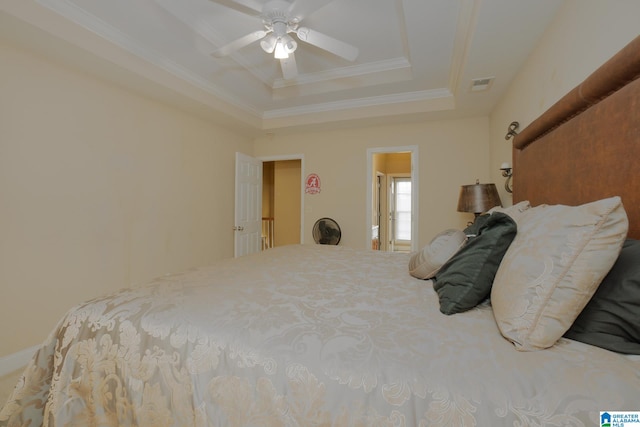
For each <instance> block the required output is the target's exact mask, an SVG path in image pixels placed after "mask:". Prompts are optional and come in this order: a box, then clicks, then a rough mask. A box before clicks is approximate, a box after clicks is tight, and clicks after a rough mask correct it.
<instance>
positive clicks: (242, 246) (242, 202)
mask: <svg viewBox="0 0 640 427" xmlns="http://www.w3.org/2000/svg"><path fill="white" fill-rule="evenodd" d="M235 188H236V206H235V214H234V215H235V225H234V227H233V230H234V234H235V237H234V255H235V256H236V257H239V256H243V255H248V254H252V253H255V252H260V250H261V249H262V161H261V160H258V159H254V158H253V157H250V156H247V155H246V154H242V153H236V186H235Z"/></svg>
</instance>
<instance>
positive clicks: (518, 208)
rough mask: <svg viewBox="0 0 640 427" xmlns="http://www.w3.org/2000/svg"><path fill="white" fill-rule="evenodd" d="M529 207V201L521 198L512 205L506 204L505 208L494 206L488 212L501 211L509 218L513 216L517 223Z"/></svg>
mask: <svg viewBox="0 0 640 427" xmlns="http://www.w3.org/2000/svg"><path fill="white" fill-rule="evenodd" d="M529 209H531V203H529V201H528V200H523V201H521V202H518V203H516V204H515V205H513V206H508V207H506V208H503V207H501V206H496V207H494V208H491V209H489V212H488V213H492V212H502V213H504V214H507V215H509V216H510V217H511V218H513V220H514V221H515V222H516V224H517V223H518V220H519V219H520V217H522V215H523V214H524V213H525V212H526V211H527V210H529Z"/></svg>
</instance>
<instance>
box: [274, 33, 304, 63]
mask: <svg viewBox="0 0 640 427" xmlns="http://www.w3.org/2000/svg"><path fill="white" fill-rule="evenodd" d="M297 47H298V43H296V41H295V40H294V39H293V38H292V37H291V36H290V35H288V34H285V35H283V36H281V37H278V39H277V41H276V45H275V55H274V56H275V57H276V59H286V58H288V57H289V54H290V53H293V52H295V50H296V48H297Z"/></svg>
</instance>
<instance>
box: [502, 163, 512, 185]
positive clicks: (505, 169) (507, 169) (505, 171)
mask: <svg viewBox="0 0 640 427" xmlns="http://www.w3.org/2000/svg"><path fill="white" fill-rule="evenodd" d="M500 170H501V171H502V176H503V177H505V178H507V180H506V181H505V182H504V189H505V191H506V192H507V193H513V186H512V185H511V176H512V175H513V169H511V165H510V164H509V163H507V162H504V163H503V164H502V165H500Z"/></svg>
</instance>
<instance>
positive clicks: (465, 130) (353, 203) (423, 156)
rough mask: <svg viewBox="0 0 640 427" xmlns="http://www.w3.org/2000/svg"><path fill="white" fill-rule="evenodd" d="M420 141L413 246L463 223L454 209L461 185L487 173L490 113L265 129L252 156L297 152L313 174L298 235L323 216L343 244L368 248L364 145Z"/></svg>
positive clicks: (308, 237)
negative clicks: (277, 131)
mask: <svg viewBox="0 0 640 427" xmlns="http://www.w3.org/2000/svg"><path fill="white" fill-rule="evenodd" d="M407 145H417V146H418V147H419V159H418V167H419V192H420V196H419V198H420V205H419V213H420V218H419V221H418V224H419V225H418V227H419V245H422V244H425V243H427V242H428V241H429V240H431V238H432V237H433V236H434V235H435V234H436V233H438V232H440V231H442V230H443V229H445V228H448V227H462V226H464V224H465V223H466V221H468V220H469V219H470V217H469V215H465V214H462V213H458V212H456V206H457V199H458V192H459V189H460V185H463V184H468V183H473V182H475V179H476V178H478V179H480V180H481V181H483V182H484V181H486V180H488V179H489V176H490V170H489V120H488V118H486V117H485V118H473V119H462V120H450V121H438V122H424V123H413V124H404V125H397V126H380V127H368V128H360V129H347V130H335V131H327V132H307V133H299V134H290V135H270V136H267V137H264V138H259V139H257V140H256V143H255V149H254V155H255V156H257V157H269V156H277V155H282V156H284V155H292V154H303V155H304V157H305V172H304V173H305V175H308V174H309V173H317V174H318V175H319V176H320V181H321V185H322V189H321V192H320V193H319V194H315V195H310V194H305V196H304V209H305V213H304V215H305V217H304V226H303V227H304V241H305V243H310V242H313V238H312V236H311V230H312V227H313V224H314V222H315V221H316V220H317V219H318V218H321V217H325V216H327V217H331V218H334V219H335V220H336V221H337V222H338V224H340V227H341V229H342V240H341V241H340V244H341V245H344V246H350V247H354V248H368V249H370V247H371V244H370V240H369V236H370V234H369V233H368V232H367V230H366V215H369V212H370V211H371V209H370V207H368V206H367V203H366V194H367V149H368V148H377V147H398V146H407Z"/></svg>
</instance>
